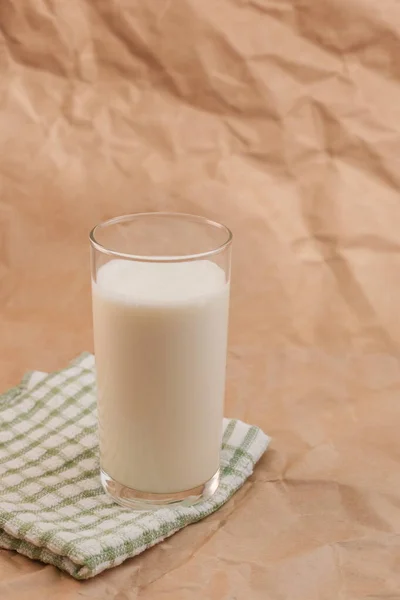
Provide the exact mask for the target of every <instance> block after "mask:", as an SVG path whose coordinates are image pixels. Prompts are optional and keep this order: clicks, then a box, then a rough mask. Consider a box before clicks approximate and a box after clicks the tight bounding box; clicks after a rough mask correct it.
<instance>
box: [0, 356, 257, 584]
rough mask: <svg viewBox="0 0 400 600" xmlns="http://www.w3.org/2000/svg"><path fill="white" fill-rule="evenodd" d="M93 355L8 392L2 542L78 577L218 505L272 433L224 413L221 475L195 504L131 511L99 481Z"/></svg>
mask: <svg viewBox="0 0 400 600" xmlns="http://www.w3.org/2000/svg"><path fill="white" fill-rule="evenodd" d="M94 385H95V374H94V357H93V356H92V355H91V354H83V355H82V356H80V357H79V358H78V359H76V360H75V361H74V362H73V363H71V364H70V365H69V366H68V367H67V368H66V369H63V370H62V371H58V372H56V373H52V374H50V375H47V374H45V373H39V372H32V373H29V374H27V375H26V376H25V377H24V379H23V381H22V382H21V384H20V385H19V386H18V387H16V388H14V389H12V390H10V391H9V392H7V393H5V394H3V395H2V396H0V546H1V547H2V548H7V549H11V550H16V551H17V552H20V553H21V554H24V555H25V556H29V557H30V558H33V559H37V560H41V561H43V562H45V563H50V564H52V565H55V566H57V567H59V568H60V569H62V570H64V571H67V573H70V574H71V575H72V576H73V577H75V578H76V579H87V578H89V577H93V576H94V575H97V574H98V573H100V572H101V571H104V570H105V569H109V568H110V567H114V566H115V565H119V564H120V563H122V562H123V561H124V560H126V559H127V558H129V557H131V556H135V555H136V554H139V553H140V552H143V551H144V550H146V548H149V547H150V546H153V545H154V544H156V543H157V542H160V541H161V540H163V539H164V538H166V537H168V536H170V535H172V534H173V533H175V532H176V531H178V530H179V529H181V528H182V527H184V526H185V525H188V524H190V523H193V522H195V521H199V520H200V519H202V518H203V517H206V516H207V515H209V514H210V513H212V512H214V511H215V510H217V509H218V508H219V507H220V506H222V504H224V503H225V502H226V501H227V500H228V498H230V496H232V494H233V493H234V492H235V491H236V490H237V489H238V488H239V487H240V486H241V485H242V484H243V483H244V481H245V480H246V479H247V477H249V475H250V474H251V473H252V471H253V467H254V464H255V463H256V462H257V461H258V459H259V458H260V456H261V455H262V454H263V452H264V451H265V450H266V448H267V446H268V443H269V438H268V436H266V435H265V434H264V433H263V432H262V431H261V430H260V429H258V427H253V426H250V425H246V424H245V423H242V422H241V421H237V420H234V419H224V435H223V445H222V456H221V483H220V486H219V488H218V490H217V492H216V493H215V494H214V496H213V497H212V498H211V499H209V500H206V501H203V502H201V503H198V504H197V505H195V506H191V507H185V506H179V507H176V508H160V509H158V510H156V511H145V512H144V511H133V510H130V509H125V508H122V507H120V506H118V505H117V504H115V503H113V501H112V500H111V499H109V498H108V496H106V494H105V493H104V492H103V489H102V487H101V485H100V478H99V452H98V444H97V433H96V401H95V394H94Z"/></svg>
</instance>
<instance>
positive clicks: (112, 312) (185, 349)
mask: <svg viewBox="0 0 400 600" xmlns="http://www.w3.org/2000/svg"><path fill="white" fill-rule="evenodd" d="M228 304H229V284H227V283H226V278H225V273H224V271H223V269H221V268H220V267H219V266H218V265H216V264H215V263H213V262H211V261H207V260H199V261H193V262H182V263H179V262H178V263H146V262H132V261H129V260H111V261H110V262H108V263H107V264H105V265H103V266H101V267H100V268H99V270H98V273H97V281H96V283H93V318H94V333H95V354H96V369H97V394H98V411H99V436H100V455H101V467H102V469H103V470H104V471H105V472H106V473H107V474H108V475H109V476H110V477H112V478H113V479H114V480H116V481H117V482H118V483H120V484H123V485H125V486H128V487H130V488H133V489H134V490H138V491H142V492H149V493H162V494H164V493H166V494H168V493H172V492H179V491H184V490H189V489H191V488H194V487H196V486H199V485H200V484H203V483H205V482H206V481H208V480H209V479H210V478H211V477H212V476H213V475H214V474H215V473H216V471H217V470H218V468H219V452H220V445H221V428H222V416H223V399H224V387H225V363H226V347H227V329H228Z"/></svg>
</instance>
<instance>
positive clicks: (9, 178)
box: [0, 0, 400, 600]
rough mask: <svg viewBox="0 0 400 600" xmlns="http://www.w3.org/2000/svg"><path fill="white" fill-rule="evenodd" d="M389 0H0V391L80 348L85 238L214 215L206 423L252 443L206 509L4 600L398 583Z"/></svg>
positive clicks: (397, 324) (1, 558)
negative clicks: (88, 574)
mask: <svg viewBox="0 0 400 600" xmlns="http://www.w3.org/2000/svg"><path fill="white" fill-rule="evenodd" d="M399 56H400V4H399V3H398V2H397V1H396V0H379V2H377V0H350V1H349V0H319V1H317V0H249V1H245V0H218V1H216V0H214V1H211V0H202V1H200V0H174V1H173V2H172V1H170V0H159V1H155V2H128V0H90V1H89V0H68V1H62V0H1V2H0V69H1V71H0V72H1V77H0V106H1V109H0V150H1V152H0V332H1V335H0V364H1V369H0V387H1V389H2V390H5V389H6V388H7V387H9V386H11V385H13V384H15V383H16V382H17V381H18V380H19V378H20V377H21V376H22V374H23V373H24V372H25V371H26V370H28V369H41V370H47V371H49V370H52V369H55V368H59V367H62V366H63V365H65V364H66V363H67V362H68V360H70V359H71V358H72V357H73V356H75V355H77V354H78V353H79V352H81V351H82V350H85V349H86V350H92V325H91V309H90V287H89V261H88V252H89V244H88V239H87V235H88V231H89V229H90V228H91V227H92V226H93V225H94V224H96V223H97V222H98V221H100V220H103V219H105V218H108V217H111V216H115V215H118V214H122V213H127V212H135V211H144V210H150V211H153V210H173V211H176V210H178V211H184V212H189V213H198V214H201V215H206V216H208V217H210V218H212V219H216V220H220V221H222V222H224V223H226V224H227V225H228V226H229V227H231V228H232V229H233V232H234V236H235V240H234V269H233V292H232V294H233V297H232V312H231V336H230V349H229V364H228V390H227V406H226V414H227V415H228V416H235V417H238V418H240V419H244V420H246V421H248V422H251V423H255V424H257V425H260V426H261V427H262V428H264V429H265V431H267V432H268V433H269V434H270V435H272V436H273V443H272V446H271V449H270V450H269V451H268V453H267V454H266V455H265V457H264V458H263V459H262V461H261V463H260V465H259V466H258V467H257V469H256V471H255V473H254V475H253V476H252V478H251V479H250V481H249V482H248V483H247V484H246V485H245V486H244V488H243V489H242V490H241V491H240V492H239V493H238V494H237V495H236V496H235V497H234V498H233V499H232V501H231V502H229V503H228V504H227V505H226V506H225V507H224V508H223V509H222V510H220V511H219V512H218V513H216V514H214V515H212V516H211V517H209V518H208V519H207V520H205V521H203V522H201V523H198V524H196V525H193V526H191V527H188V528H187V529H185V530H184V531H182V532H180V533H178V534H177V535H175V536H173V537H172V538H171V539H169V540H167V541H166V542H165V543H163V544H161V545H159V546H157V547H155V548H154V549H152V550H150V551H148V552H146V553H145V554H143V555H142V556H140V557H138V558H136V559H133V560H130V561H127V562H126V563H125V564H124V565H122V566H121V567H118V568H116V569H113V570H111V571H109V572H106V573H104V574H102V575H100V576H99V577H97V578H95V579H94V580H92V581H88V582H82V583H80V582H76V581H73V580H72V579H71V578H69V577H68V576H67V575H64V574H61V573H60V572H58V571H57V570H56V569H55V568H53V567H50V566H45V565H42V564H40V563H34V562H32V561H30V560H28V559H26V558H23V557H21V556H18V555H16V554H14V553H11V552H6V551H1V552H0V598H1V599H2V600H3V599H4V600H44V599H52V600H78V599H79V600H80V599H81V598H85V599H86V598H87V599H89V598H90V599H95V600H106V599H107V600H133V599H136V598H140V599H146V600H147V599H151V600H159V599H160V600H161V599H162V600H177V599H183V600H197V599H198V600H206V599H212V600H220V599H223V600H233V599H236V600H242V599H243V600H245V599H246V600H247V599H251V600H259V599H260V600H265V599H267V598H271V599H272V598H273V599H274V600H275V599H282V600H338V599H339V598H340V600H359V599H366V598H368V599H369V600H378V599H383V598H393V599H394V598H399V597H400V569H399V565H400V537H399V535H398V534H399V532H400V442H399V423H400V362H399V342H400V318H399V306H400V285H399V282H400V237H399V230H400V229H399V228H400V195H399V191H400V169H399V164H400V163H399V156H400V62H399Z"/></svg>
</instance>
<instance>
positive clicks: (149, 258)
mask: <svg viewBox="0 0 400 600" xmlns="http://www.w3.org/2000/svg"><path fill="white" fill-rule="evenodd" d="M142 217H149V218H152V217H166V218H175V219H176V218H177V219H181V220H182V221H184V220H190V221H194V222H196V223H200V224H203V225H208V226H210V227H214V228H216V229H219V230H220V231H224V232H225V233H226V240H225V241H224V242H223V243H222V244H219V245H218V246H217V247H216V248H213V249H212V250H206V251H204V252H195V253H194V254H182V255H171V256H167V255H161V256H156V255H144V254H131V253H128V252H118V250H111V248H107V247H106V246H104V245H103V244H101V243H100V242H99V241H98V240H97V239H96V233H97V231H100V230H101V229H104V228H106V227H110V226H112V225H117V224H118V223H124V222H128V221H134V220H135V219H139V218H142ZM232 238H233V234H232V231H231V230H230V229H229V228H228V227H227V226H226V225H223V224H222V223H218V221H213V220H212V219H208V218H207V217H201V216H199V215H191V214H189V213H181V212H176V213H175V212H167V211H164V212H163V211H161V212H139V213H131V214H128V215H121V216H118V217H113V218H112V219H107V220H106V221H102V222H101V223H98V224H97V225H95V226H94V227H93V229H92V230H91V231H90V233H89V240H90V243H91V245H92V247H93V248H94V249H95V250H97V251H98V252H101V253H103V254H107V255H108V256H114V257H117V258H125V259H128V260H136V261H140V262H188V261H191V260H199V259H201V258H207V257H209V256H214V255H216V254H219V253H220V252H223V251H224V250H226V248H228V247H229V246H230V245H231V243H232Z"/></svg>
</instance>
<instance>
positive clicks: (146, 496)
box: [100, 469, 220, 510]
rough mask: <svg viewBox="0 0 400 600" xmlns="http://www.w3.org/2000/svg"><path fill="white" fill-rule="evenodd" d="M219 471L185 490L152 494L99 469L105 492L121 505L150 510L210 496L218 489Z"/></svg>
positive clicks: (190, 503) (190, 504) (188, 504)
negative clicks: (116, 479)
mask: <svg viewBox="0 0 400 600" xmlns="http://www.w3.org/2000/svg"><path fill="white" fill-rule="evenodd" d="M219 478H220V471H219V469H218V471H217V472H216V473H215V474H214V475H213V476H212V477H211V479H209V480H208V481H206V482H205V483H203V484H201V485H199V486H197V487H195V488H192V489H191V490H185V491H183V492H175V493H170V494H152V493H147V492H139V491H138V490H134V489H132V488H129V487H127V486H126V485H122V484H121V483H118V481H115V479H113V478H112V477H110V476H109V475H108V474H107V473H106V472H105V471H103V470H102V469H100V479H101V484H102V486H103V489H104V491H105V492H106V494H107V495H108V496H109V497H110V498H112V499H113V500H114V502H117V503H118V504H120V505H121V506H125V507H127V508H133V509H134V510H152V509H155V508H161V507H163V506H168V505H173V506H179V505H180V506H192V505H193V504H196V503H197V502H200V500H207V499H208V498H211V496H212V495H213V494H215V492H216V491H217V489H218V485H219Z"/></svg>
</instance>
